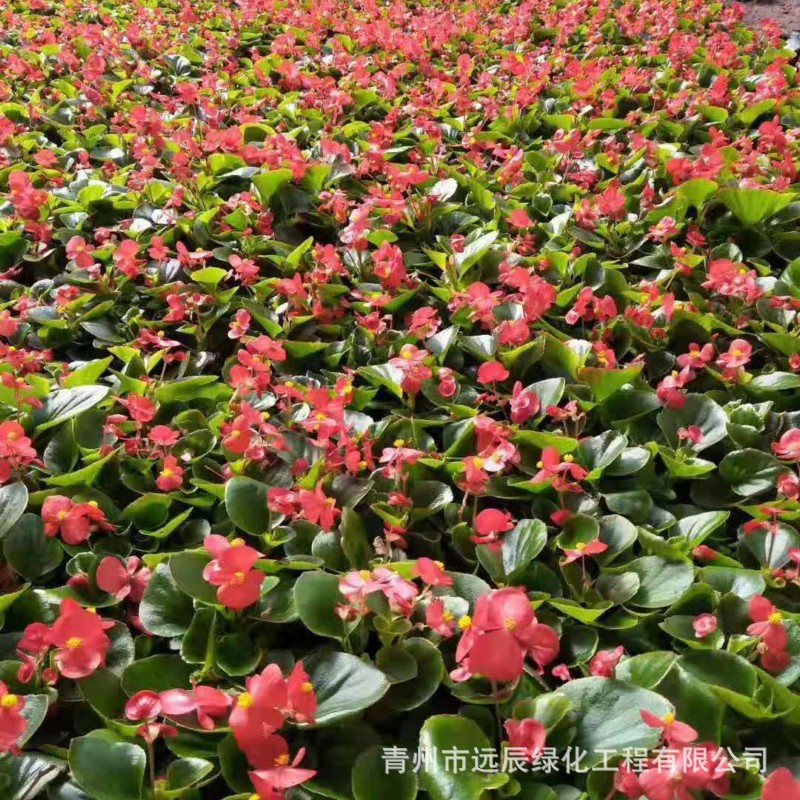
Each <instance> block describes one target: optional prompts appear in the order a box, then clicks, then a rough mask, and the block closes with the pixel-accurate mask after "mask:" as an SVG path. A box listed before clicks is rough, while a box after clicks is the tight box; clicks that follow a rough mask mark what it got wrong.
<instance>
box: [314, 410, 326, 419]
mask: <svg viewBox="0 0 800 800" xmlns="http://www.w3.org/2000/svg"><path fill="white" fill-rule="evenodd" d="M316 417H317V419H318V420H324V419H326V417H325V415H324V414H323V413H322V412H321V411H317V414H316Z"/></svg>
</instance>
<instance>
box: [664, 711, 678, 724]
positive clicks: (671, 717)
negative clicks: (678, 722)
mask: <svg viewBox="0 0 800 800" xmlns="http://www.w3.org/2000/svg"><path fill="white" fill-rule="evenodd" d="M661 721H662V722H663V723H664V724H665V725H672V723H673V722H675V715H674V714H673V713H671V712H670V713H668V714H664V716H663V717H661Z"/></svg>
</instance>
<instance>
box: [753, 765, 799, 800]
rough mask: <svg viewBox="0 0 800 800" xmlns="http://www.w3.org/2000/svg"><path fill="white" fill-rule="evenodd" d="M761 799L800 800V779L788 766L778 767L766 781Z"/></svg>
mask: <svg viewBox="0 0 800 800" xmlns="http://www.w3.org/2000/svg"><path fill="white" fill-rule="evenodd" d="M761 800H800V781H798V780H797V779H796V778H795V777H794V775H792V773H791V772H790V771H789V770H788V769H786V767H781V768H780V769H776V770H775V772H773V773H772V775H770V776H769V777H768V778H767V780H766V781H765V782H764V786H763V788H762V789H761Z"/></svg>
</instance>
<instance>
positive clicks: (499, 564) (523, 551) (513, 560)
mask: <svg viewBox="0 0 800 800" xmlns="http://www.w3.org/2000/svg"><path fill="white" fill-rule="evenodd" d="M546 544H547V526H546V525H545V524H544V523H543V522H542V521H541V520H540V519H521V520H520V521H519V522H517V524H516V526H515V527H514V528H513V529H512V530H510V531H507V532H506V533H504V534H503V543H502V545H501V547H500V549H499V550H496V549H492V548H489V547H487V546H486V545H479V546H478V547H477V548H476V550H477V553H478V559H479V560H480V562H481V564H483V566H484V568H485V569H486V571H487V572H488V573H489V574H490V575H491V576H492V579H493V580H495V582H498V581H499V582H505V580H506V578H507V579H508V580H510V581H512V582H513V579H514V575H515V573H517V572H519V571H520V570H522V569H524V568H525V567H526V566H527V565H528V564H530V562H531V561H533V559H534V558H536V556H538V555H539V553H541V552H542V550H543V549H544V546H545V545H546Z"/></svg>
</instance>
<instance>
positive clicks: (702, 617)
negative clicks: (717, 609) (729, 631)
mask: <svg viewBox="0 0 800 800" xmlns="http://www.w3.org/2000/svg"><path fill="white" fill-rule="evenodd" d="M692 627H693V628H694V634H695V636H696V637H697V638H698V639H705V638H706V637H707V636H710V635H711V634H712V633H714V631H715V630H716V629H717V618H716V617H715V616H714V615H713V614H698V615H697V616H696V617H695V618H694V619H693V620H692Z"/></svg>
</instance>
